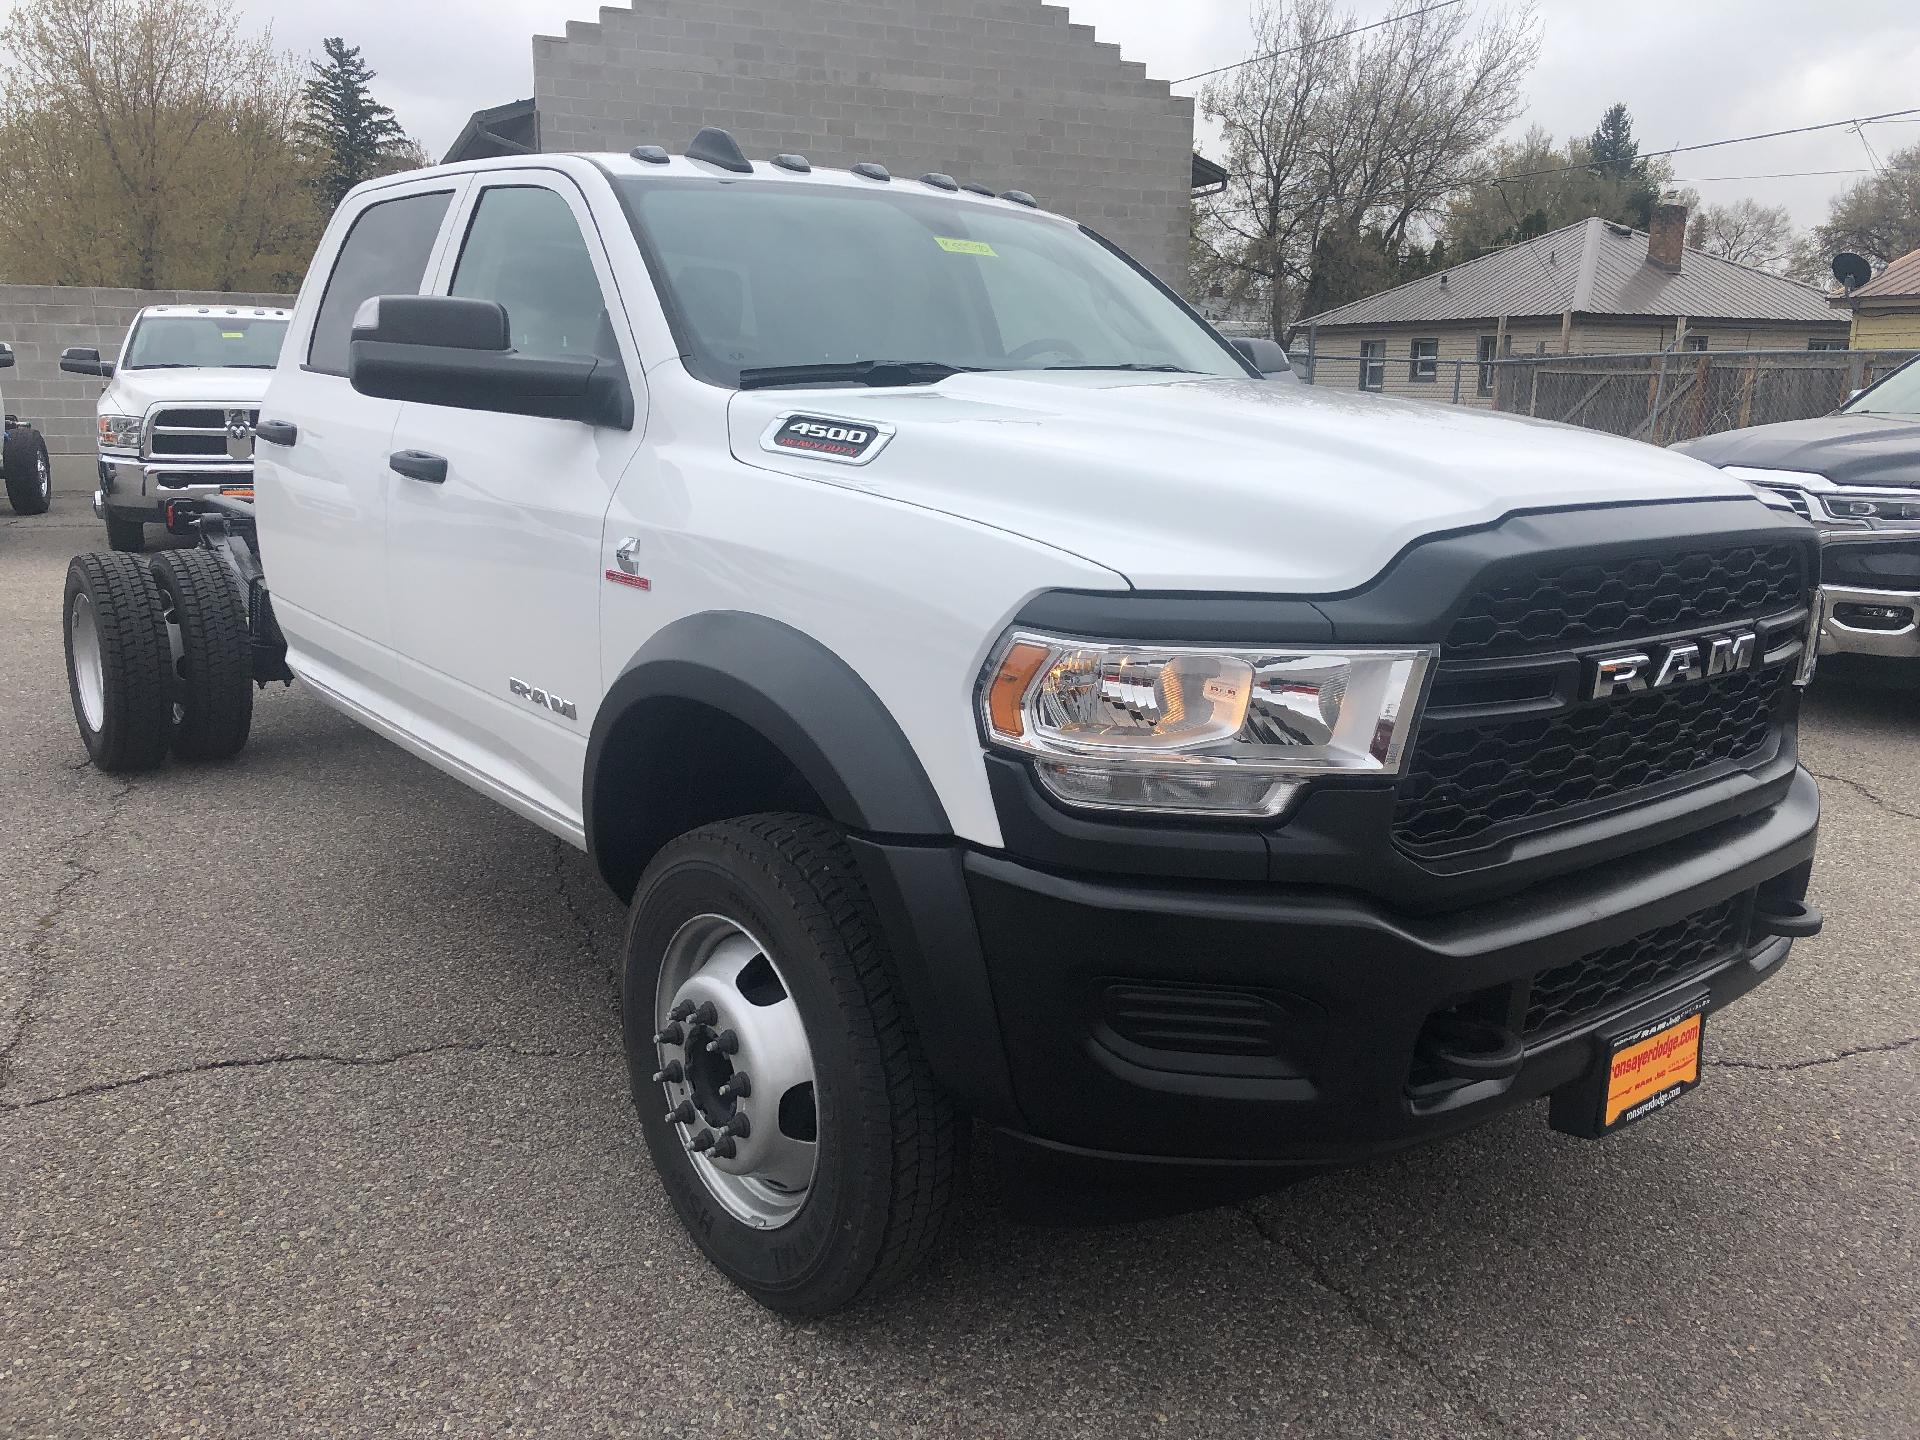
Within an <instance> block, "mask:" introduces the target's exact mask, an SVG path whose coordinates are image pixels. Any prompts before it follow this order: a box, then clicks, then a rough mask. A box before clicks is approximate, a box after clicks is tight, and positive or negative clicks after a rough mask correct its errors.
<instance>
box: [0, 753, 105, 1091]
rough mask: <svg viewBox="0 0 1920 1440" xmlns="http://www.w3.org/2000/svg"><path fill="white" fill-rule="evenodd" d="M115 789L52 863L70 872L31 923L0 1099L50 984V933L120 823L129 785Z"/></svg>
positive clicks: (3, 1055)
mask: <svg viewBox="0 0 1920 1440" xmlns="http://www.w3.org/2000/svg"><path fill="white" fill-rule="evenodd" d="M67 768H69V769H76V770H80V769H90V768H92V762H90V761H88V762H83V763H82V764H80V765H77V766H68V767H67ZM119 785H120V788H119V789H118V790H116V791H114V792H113V793H112V794H111V795H109V796H108V797H107V812H106V814H104V815H102V816H101V817H100V819H99V820H97V821H96V822H94V823H93V824H92V825H89V826H88V827H86V829H84V830H82V831H80V833H79V834H77V835H75V836H74V837H73V838H72V839H71V840H69V841H68V842H67V843H66V844H65V845H63V846H61V847H60V849H59V851H58V852H57V853H56V854H55V856H54V859H55V860H57V861H58V862H59V863H60V864H62V865H65V866H66V867H67V869H68V870H69V871H70V872H71V873H70V874H69V875H68V876H67V878H66V879H65V880H62V881H61V882H60V883H59V885H57V886H55V887H54V891H53V899H52V902H51V903H50V904H49V905H48V906H47V908H46V909H45V910H43V911H41V912H40V913H39V914H38V915H36V916H35V917H34V918H33V920H32V922H31V923H32V927H33V930H32V934H31V935H29V936H28V938H27V943H26V945H25V947H24V948H25V951H26V956H27V986H26V990H27V993H26V998H25V999H23V1000H22V1001H21V1002H20V1008H19V1009H17V1010H15V1011H14V1013H13V1023H12V1026H11V1032H12V1033H11V1034H9V1035H8V1036H7V1039H6V1042H5V1043H4V1044H0V1095H4V1094H5V1093H6V1088H7V1086H8V1085H9V1084H10V1083H11V1082H12V1080H13V1071H14V1056H15V1055H16V1054H18V1053H19V1050H20V1047H21V1046H22V1045H24V1044H25V1043H26V1041H27V1036H28V1035H29V1034H30V1033H31V1032H32V1030H33V1022H34V1017H35V1014H36V1012H37V1010H38V1008H39V1005H40V1002H41V1001H43V1000H45V999H46V998H47V992H48V990H49V989H50V988H51V986H52V983H53V973H52V968H53V967H52V957H53V931H54V927H55V926H56V925H58V924H59V923H60V919H61V917H62V916H63V915H64V914H65V913H66V908H67V897H68V896H70V895H71V894H72V893H73V892H74V891H75V890H76V889H77V888H79V887H80V886H81V885H84V884H85V883H86V882H87V881H89V880H91V879H93V878H94V877H95V876H96V875H98V874H99V873H100V872H99V871H98V870H97V869H95V868H94V866H93V865H92V864H91V863H90V862H91V860H92V856H93V851H94V849H95V847H96V846H98V845H99V844H100V842H101V841H102V840H104V839H105V838H106V835H107V832H108V831H109V830H111V829H112V828H113V827H114V826H115V825H117V824H118V823H119V822H120V819H121V817H122V816H123V815H124V813H125V811H126V804H127V801H128V799H129V798H130V797H131V796H132V795H133V790H134V786H133V782H132V781H131V780H128V779H124V778H123V779H121V780H120V782H119Z"/></svg>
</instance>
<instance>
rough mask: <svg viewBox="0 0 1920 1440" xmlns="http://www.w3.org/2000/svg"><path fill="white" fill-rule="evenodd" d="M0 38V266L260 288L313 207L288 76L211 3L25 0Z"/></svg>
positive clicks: (307, 242) (291, 266) (52, 275)
mask: <svg viewBox="0 0 1920 1440" xmlns="http://www.w3.org/2000/svg"><path fill="white" fill-rule="evenodd" d="M0 44H3V45H4V46H5V49H6V50H7V52H8V58H9V61H10V63H9V65H8V66H7V68H6V69H5V70H4V71H0V116H3V117H4V119H0V153H5V154H6V155H7V157H8V161H9V179H8V184H9V190H10V192H11V194H10V200H11V203H10V204H9V205H8V206H7V207H6V208H5V209H4V210H0V273H4V275H5V276H6V278H8V279H12V280H30V281H40V282H43V283H65V284H92V285H129V286H134V287H138V288H141V289H153V288H162V287H165V288H173V287H178V288H202V287H209V288H211V287H219V288H247V289H252V288H262V289H264V288H269V287H276V288H277V287H279V286H284V285H286V284H288V283H290V282H291V281H293V280H296V279H297V278H298V276H299V274H300V272H301V270H302V269H303V268H304V265H305V260H306V256H307V254H308V253H309V252H310V251H311V249H312V245H313V242H314V240H315V239H316V238H317V236H318V232H319V226H320V224H321V221H322V219H323V218H324V217H322V216H320V215H319V214H318V213H317V207H316V206H315V205H314V204H313V201H312V199H311V195H310V194H309V193H308V192H307V190H306V187H304V186H302V185H301V184H299V183H297V181H298V180H299V178H300V176H299V162H298V157H297V154H296V152H295V149H294V145H293V131H292V125H293V118H294V112H295V108H296V104H297V100H298V94H299V91H298V78H297V74H296V72H295V70H294V67H293V64H292V62H291V60H290V59H289V58H288V57H285V56H282V55H279V54H277V53H276V52H275V51H274V49H273V47H272V43H271V39H270V37H269V36H268V35H265V34H261V35H248V34H245V33H243V32H242V31H241V29H240V27H239V22H238V20H237V18H236V16H235V14H234V13H233V12H232V11H231V10H229V9H227V8H224V6H223V5H222V4H220V3H219V0H26V3H24V4H22V5H21V6H20V7H19V8H18V9H16V10H15V11H14V12H13V15H12V17H11V18H10V19H9V20H8V22H7V25H6V28H5V30H4V32H0Z"/></svg>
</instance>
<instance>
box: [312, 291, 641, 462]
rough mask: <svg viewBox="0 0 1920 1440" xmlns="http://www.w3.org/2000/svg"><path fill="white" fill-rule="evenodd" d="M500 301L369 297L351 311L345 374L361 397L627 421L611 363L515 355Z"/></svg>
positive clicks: (626, 403) (628, 392) (620, 377)
mask: <svg viewBox="0 0 1920 1440" xmlns="http://www.w3.org/2000/svg"><path fill="white" fill-rule="evenodd" d="M511 333H512V332H511V330H510V329H509V327H508V324H507V312H506V308H505V307H504V306H501V305H498V304H496V303H495V302H493V301H491V300H469V299H464V298H462V297H459V296H455V295H376V296H375V297H374V298H373V299H371V300H368V301H367V302H366V303H365V304H363V305H362V306H361V307H360V310H359V313H358V314H356V315H355V316H354V317H353V333H352V336H351V338H350V339H349V340H348V342H347V380H348V383H350V384H351V385H352V386H353V388H354V389H355V390H358V391H359V392H360V393H361V394H362V395H371V396H374V397H375V398H376V399H381V400H412V401H414V402H416V403H418V404H422V405H445V406H449V407H451V408H453V409H456V410H489V411H494V412H497V413H499V414H502V415H538V416H542V417H545V418H546V419H550V420H578V421H581V422H582V423H584V424H587V425H607V426H611V427H613V428H614V429H617V430H630V429H632V428H633V390H632V389H631V388H630V387H629V386H628V384H627V376H626V372H625V370H624V369H623V368H622V367H621V365H620V363H619V362H618V361H610V360H601V359H597V358H595V357H593V356H590V355H555V356H544V355H522V354H521V353H520V352H519V351H517V350H515V349H513V348H512V341H511V338H510V337H511Z"/></svg>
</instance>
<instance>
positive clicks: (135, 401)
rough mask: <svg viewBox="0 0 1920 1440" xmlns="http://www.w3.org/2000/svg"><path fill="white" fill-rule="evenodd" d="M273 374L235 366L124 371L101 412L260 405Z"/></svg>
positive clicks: (107, 393)
mask: <svg viewBox="0 0 1920 1440" xmlns="http://www.w3.org/2000/svg"><path fill="white" fill-rule="evenodd" d="M272 378H273V371H271V370H241V369H237V368H235V367H234V366H231V365H221V366H209V367H207V368H205V369H195V370H122V371H118V372H116V373H115V375H114V377H113V378H112V379H111V380H109V381H108V382H107V388H106V389H105V390H104V391H103V392H102V393H101V396H100V408H101V409H102V410H103V411H111V412H113V413H114V414H117V415H143V414H145V413H146V410H147V407H148V406H149V405H156V404H160V403H162V402H166V403H172V404H180V405H193V404H200V405H220V404H229V403H232V404H238V403H241V402H248V401H257V400H259V399H260V397H261V396H263V395H265V394H266V393H267V382H268V381H269V380H271V379H272Z"/></svg>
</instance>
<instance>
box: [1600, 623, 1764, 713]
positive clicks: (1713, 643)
mask: <svg viewBox="0 0 1920 1440" xmlns="http://www.w3.org/2000/svg"><path fill="white" fill-rule="evenodd" d="M1758 643H1759V637H1758V636H1757V635H1756V634H1755V633H1754V632H1753V631H1752V630H1744V629H1743V630H1728V631H1723V632H1721V633H1719V634H1714V635H1696V636H1693V637H1692V638H1690V639H1686V640H1670V641H1668V642H1667V643H1666V644H1664V645H1649V646H1647V647H1646V648H1645V649H1642V650H1627V651H1622V652H1621V653H1619V654H1617V655H1599V656H1595V657H1594V658H1592V659H1590V660H1589V661H1588V662H1587V667H1588V668H1587V698H1588V699H1589V700H1609V699H1612V698H1613V697H1614V696H1616V695H1634V694H1638V693H1639V692H1641V691H1643V690H1666V689H1669V688H1671V687H1672V686H1675V685H1685V684H1688V683H1690V682H1692V681H1695V680H1711V679H1713V678H1714V677H1716V676H1719V675H1733V674H1736V673H1738V672H1739V671H1742V670H1751V669H1752V668H1753V664H1754V655H1755V646H1756V645H1757V644H1758Z"/></svg>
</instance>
